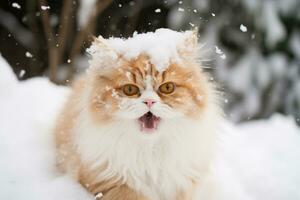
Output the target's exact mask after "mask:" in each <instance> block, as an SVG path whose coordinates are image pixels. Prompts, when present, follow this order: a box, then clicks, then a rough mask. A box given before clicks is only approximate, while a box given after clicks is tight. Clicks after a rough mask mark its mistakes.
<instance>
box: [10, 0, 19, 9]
mask: <svg viewBox="0 0 300 200" xmlns="http://www.w3.org/2000/svg"><path fill="white" fill-rule="evenodd" d="M11 6H12V7H14V8H16V9H21V6H20V4H18V3H16V2H14V3H12V4H11Z"/></svg>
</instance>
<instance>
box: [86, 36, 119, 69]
mask: <svg viewBox="0 0 300 200" xmlns="http://www.w3.org/2000/svg"><path fill="white" fill-rule="evenodd" d="M93 38H94V40H93V42H92V44H91V46H90V47H89V48H88V49H87V53H88V54H90V55H91V57H92V58H91V59H90V67H91V68H101V69H106V68H108V67H112V66H114V65H116V62H117V59H118V54H117V52H116V51H115V50H114V49H113V48H111V47H110V46H109V43H108V41H107V40H106V39H104V38H103V37H102V36H99V37H93Z"/></svg>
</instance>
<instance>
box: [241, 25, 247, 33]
mask: <svg viewBox="0 0 300 200" xmlns="http://www.w3.org/2000/svg"><path fill="white" fill-rule="evenodd" d="M240 30H241V31H242V32H244V33H245V32H247V27H246V26H245V25H244V24H241V25H240Z"/></svg>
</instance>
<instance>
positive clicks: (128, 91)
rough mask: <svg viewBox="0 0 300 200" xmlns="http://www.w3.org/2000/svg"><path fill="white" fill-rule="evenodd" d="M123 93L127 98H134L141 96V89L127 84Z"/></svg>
mask: <svg viewBox="0 0 300 200" xmlns="http://www.w3.org/2000/svg"><path fill="white" fill-rule="evenodd" d="M123 92H124V94H125V95H127V96H133V95H138V94H140V89H139V88H138V86H136V85H133V84H126V85H124V86H123Z"/></svg>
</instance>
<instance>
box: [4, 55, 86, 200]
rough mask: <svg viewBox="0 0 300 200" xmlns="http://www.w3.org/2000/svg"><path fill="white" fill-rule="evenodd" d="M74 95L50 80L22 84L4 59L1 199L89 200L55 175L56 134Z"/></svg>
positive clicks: (79, 190)
mask: <svg viewBox="0 0 300 200" xmlns="http://www.w3.org/2000/svg"><path fill="white" fill-rule="evenodd" d="M68 92H69V91H68V89H67V88H64V87H58V86H55V85H54V84H52V83H50V81H48V80H47V79H45V78H33V79H30V80H28V81H23V82H18V81H17V79H16V78H15V76H14V74H13V72H12V70H11V69H10V67H9V66H8V64H7V63H6V62H5V61H4V60H3V59H2V57H0V110H1V112H0V122H1V123H0V199H3V200H4V199H5V200H19V199H23V200H40V199H43V200H54V199H56V200H59V199H61V200H88V199H89V198H88V195H87V193H86V192H85V191H84V190H83V189H82V188H81V186H80V185H79V184H77V183H75V182H73V181H72V180H71V179H70V178H68V177H66V176H62V175H59V174H58V173H57V172H56V171H55V165H54V151H53V150H54V147H53V146H54V144H53V136H52V135H51V134H50V133H51V127H52V126H53V123H54V117H55V114H56V112H57V109H58V107H59V105H61V103H62V102H63V100H64V99H65V96H66V95H67V94H68Z"/></svg>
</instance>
